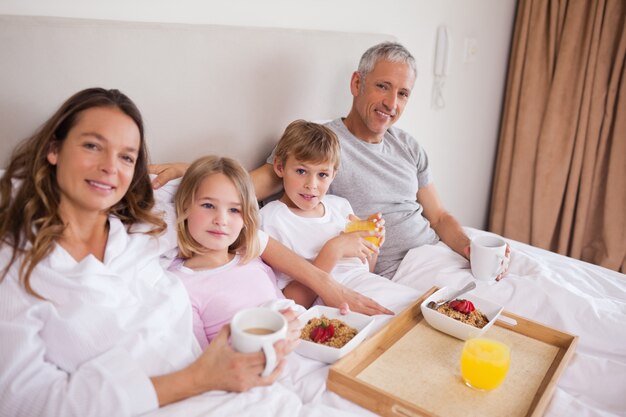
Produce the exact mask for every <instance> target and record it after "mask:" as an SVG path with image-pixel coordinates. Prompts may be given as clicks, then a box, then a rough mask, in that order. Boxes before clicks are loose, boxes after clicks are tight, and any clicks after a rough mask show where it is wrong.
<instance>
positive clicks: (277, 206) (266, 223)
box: [260, 120, 419, 311]
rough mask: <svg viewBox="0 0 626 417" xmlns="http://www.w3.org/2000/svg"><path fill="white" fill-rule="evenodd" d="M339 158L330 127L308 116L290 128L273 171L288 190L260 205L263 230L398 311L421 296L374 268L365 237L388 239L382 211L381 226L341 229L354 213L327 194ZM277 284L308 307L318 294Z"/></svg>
mask: <svg viewBox="0 0 626 417" xmlns="http://www.w3.org/2000/svg"><path fill="white" fill-rule="evenodd" d="M339 160H340V147H339V141H338V139H337V136H336V135H335V133H334V132H333V131H332V130H330V129H328V128H327V127H325V126H322V125H319V124H316V123H311V122H306V121H304V120H296V121H295V122H292V123H291V124H290V125H289V126H287V128H286V129H285V132H284V134H283V136H282V137H281V139H280V141H279V142H278V145H277V147H276V155H275V158H274V171H275V172H276V174H277V175H278V176H279V177H280V178H282V180H283V187H284V194H283V195H282V197H281V198H280V199H279V200H277V201H272V202H271V203H269V204H267V205H266V206H265V207H263V208H262V209H261V212H260V215H261V229H263V230H264V231H265V232H266V233H268V234H269V235H270V236H272V237H273V238H274V239H276V240H278V241H280V242H281V243H282V244H284V245H286V246H287V247H289V248H290V249H292V250H293V251H294V252H296V253H298V254H299V255H300V256H302V257H304V258H305V259H308V260H309V261H311V262H312V263H313V264H314V265H316V266H317V267H319V268H320V269H323V270H325V271H327V272H329V273H331V274H332V275H333V276H334V277H335V279H337V281H339V282H341V283H342V284H343V285H345V286H347V287H349V288H351V289H353V290H355V291H359V292H361V293H362V294H365V295H367V296H369V297H372V298H374V299H375V300H376V301H378V302H379V303H384V302H387V303H388V304H389V305H387V306H386V307H388V308H390V309H391V310H393V311H398V310H399V309H401V308H403V307H405V306H407V305H408V304H409V303H410V302H411V301H413V300H415V299H416V298H417V297H418V295H419V294H417V292H416V291H415V290H413V289H410V288H408V287H404V286H402V285H398V284H395V283H392V282H390V281H389V280H387V279H386V278H383V277H380V276H379V275H375V274H373V273H371V272H370V271H371V270H373V268H374V264H375V262H376V255H377V254H378V247H377V246H376V245H375V244H374V243H372V242H370V241H369V240H366V239H365V238H366V237H369V236H376V237H379V238H381V239H383V238H384V227H383V225H384V222H383V221H382V219H381V217H380V214H376V215H372V216H370V218H371V219H374V220H375V221H376V222H377V225H378V227H377V230H375V231H358V232H351V233H343V231H344V229H345V226H346V223H347V221H348V220H349V218H350V219H351V218H353V217H354V215H353V211H352V207H351V206H350V203H349V202H348V200H346V199H344V198H341V197H338V196H333V195H327V194H326V192H327V191H328V187H329V186H330V184H331V182H332V181H333V179H334V178H335V175H336V173H337V170H338V169H339ZM357 180H358V179H355V181H357ZM354 218H355V217H354ZM278 285H279V287H280V288H281V289H283V294H284V295H285V297H287V298H291V299H293V300H294V301H296V303H298V304H300V305H302V306H304V307H307V308H308V307H310V306H311V305H312V304H313V302H314V301H315V299H316V298H317V295H316V294H315V293H314V292H312V291H311V290H310V289H309V288H307V287H306V286H303V285H302V284H300V283H298V282H296V281H292V280H291V279H290V278H289V277H288V276H286V275H284V274H280V273H279V274H278ZM383 288H384V290H383V291H381V289H383ZM368 293H369V294H368ZM380 297H384V298H386V300H380V299H379V298H380Z"/></svg>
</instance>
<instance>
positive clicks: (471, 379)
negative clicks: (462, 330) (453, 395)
mask: <svg viewBox="0 0 626 417" xmlns="http://www.w3.org/2000/svg"><path fill="white" fill-rule="evenodd" d="M510 362H511V351H510V349H509V347H508V346H507V345H505V344H504V343H501V342H498V341H496V340H492V339H486V338H475V339H469V340H468V341H466V342H465V345H464V346H463V352H462V353H461V376H462V377H463V380H464V381H465V384H466V385H468V386H470V387H472V388H476V389H479V390H483V391H488V390H492V389H494V388H497V387H498V386H500V384H501V383H502V381H504V378H505V377H506V374H507V372H508V371H509V363H510Z"/></svg>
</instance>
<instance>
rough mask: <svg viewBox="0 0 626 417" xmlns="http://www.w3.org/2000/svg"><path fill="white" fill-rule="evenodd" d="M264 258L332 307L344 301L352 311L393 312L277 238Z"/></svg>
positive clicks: (268, 246) (273, 240)
mask: <svg viewBox="0 0 626 417" xmlns="http://www.w3.org/2000/svg"><path fill="white" fill-rule="evenodd" d="M261 258H263V260H264V261H265V262H266V263H267V264H269V265H270V266H271V267H272V268H275V269H277V270H279V271H281V272H283V273H285V274H287V275H289V276H290V277H292V278H294V279H295V280H297V281H299V282H300V283H302V284H304V285H306V286H307V287H309V288H310V289H312V290H313V291H315V293H316V294H318V295H319V296H320V297H321V298H322V300H324V303H325V304H326V305H328V306H332V307H339V306H340V305H341V304H342V303H347V304H348V306H349V307H350V309H351V310H352V311H356V312H359V313H364V314H368V315H374V314H393V312H392V311H391V310H389V309H387V308H385V307H383V306H381V305H380V304H378V303H377V302H376V301H374V300H372V299H371V298H369V297H365V296H363V295H361V294H359V293H357V292H355V291H352V290H350V289H348V288H346V287H345V286H343V285H341V284H339V283H338V282H337V281H335V280H334V279H332V277H331V276H330V275H329V274H328V273H327V272H324V271H322V270H321V269H319V268H317V267H315V266H314V265H312V264H311V263H309V262H307V261H306V260H305V259H304V258H302V257H300V256H298V255H296V254H295V253H294V252H293V251H291V250H290V249H288V248H287V247H285V246H284V245H282V244H281V243H279V242H278V241H276V240H275V239H273V238H270V239H269V242H268V243H267V246H266V248H265V250H264V252H263V253H262V254H261Z"/></svg>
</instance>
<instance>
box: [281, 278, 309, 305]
mask: <svg viewBox="0 0 626 417" xmlns="http://www.w3.org/2000/svg"><path fill="white" fill-rule="evenodd" d="M283 294H284V295H285V298H290V299H292V300H293V301H295V302H296V304H300V305H301V306H302V307H304V308H310V307H311V306H312V305H313V303H314V302H315V299H316V298H317V294H315V291H313V290H312V289H310V288H309V287H307V286H306V285H304V284H301V283H299V282H298V281H291V282H290V283H289V284H287V286H286V287H285V288H283Z"/></svg>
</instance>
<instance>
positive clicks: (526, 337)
mask: <svg viewBox="0 0 626 417" xmlns="http://www.w3.org/2000/svg"><path fill="white" fill-rule="evenodd" d="M436 290H437V288H436V287H433V288H432V289H431V290H429V291H428V292H427V293H426V294H424V295H423V296H422V297H421V298H420V299H418V300H417V301H416V302H415V303H414V304H413V305H411V306H410V307H408V308H407V309H406V310H404V311H403V312H402V313H400V314H399V315H398V316H396V317H394V318H393V319H392V320H391V321H390V322H389V323H388V324H387V325H386V326H385V327H383V328H382V329H381V330H380V331H379V332H378V333H376V334H375V335H374V336H372V337H371V338H370V339H368V340H366V341H365V342H363V343H362V344H361V345H360V346H359V347H357V348H356V349H355V350H353V351H352V352H351V353H350V354H348V355H347V356H345V357H344V358H342V359H341V360H339V361H338V362H336V363H335V364H334V365H333V366H332V367H331V368H330V370H329V373H328V383H327V385H328V389H330V390H331V391H333V392H335V393H337V394H339V395H341V396H343V397H344V398H347V399H349V400H351V401H353V402H355V403H357V404H359V405H361V406H362V407H365V408H367V409H369V410H371V411H373V412H375V413H378V414H380V415H383V416H408V417H411V416H427V417H458V416H464V417H466V416H481V417H490V416H493V417H501V416H508V417H516V416H520V417H536V416H540V415H542V414H543V412H544V411H545V409H546V407H547V405H548V402H549V401H550V397H551V396H552V394H553V392H554V388H555V386H556V381H557V380H558V378H559V377H560V375H561V373H562V372H563V369H565V367H566V365H567V363H568V361H569V360H570V359H571V357H572V355H573V354H574V349H575V347H576V343H577V341H578V337H577V336H572V335H569V334H566V333H563V332H560V331H558V330H555V329H552V328H550V327H546V326H544V325H542V324H539V323H536V322H533V321H530V320H527V319H524V318H522V317H519V316H516V315H514V314H511V313H508V312H506V311H503V312H502V314H501V317H503V316H504V317H503V319H502V320H498V321H496V322H495V323H494V325H493V326H492V327H491V328H490V329H489V330H487V332H485V334H484V336H485V337H489V338H492V339H496V340H500V341H502V342H505V343H506V344H508V345H509V346H510V347H511V365H510V368H509V373H508V375H507V377H506V379H505V380H504V382H503V383H502V385H501V386H500V387H498V388H496V389H495V390H493V391H489V392H482V391H478V390H474V389H472V388H469V387H467V386H466V385H465V384H464V382H463V380H462V379H461V375H460V370H459V364H460V358H461V350H462V348H463V344H464V341H462V340H459V339H456V338H454V337H452V336H449V335H447V334H445V333H442V332H440V331H438V330H435V329H434V328H432V327H430V326H429V325H428V323H427V322H426V321H425V320H424V317H423V316H422V313H421V310H420V304H421V303H422V302H423V301H424V300H425V299H426V298H428V297H429V296H430V295H431V294H432V293H434V292H435V291H436ZM509 322H510V323H509Z"/></svg>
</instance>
